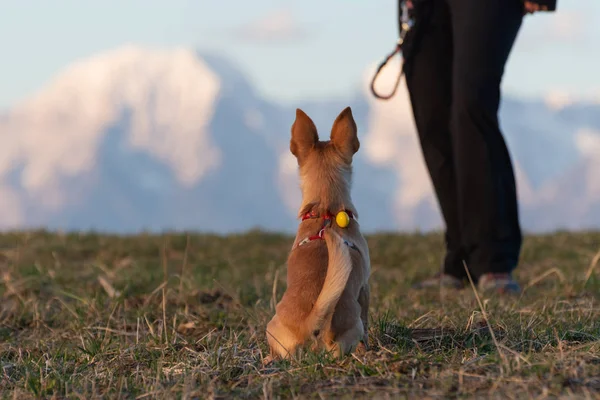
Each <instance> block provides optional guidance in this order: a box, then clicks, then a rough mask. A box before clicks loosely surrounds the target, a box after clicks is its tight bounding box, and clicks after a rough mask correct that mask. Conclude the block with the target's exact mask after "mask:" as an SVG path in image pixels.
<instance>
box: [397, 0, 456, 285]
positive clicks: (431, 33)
mask: <svg viewBox="0 0 600 400" xmlns="http://www.w3.org/2000/svg"><path fill="white" fill-rule="evenodd" d="M415 7H417V8H416V9H415V17H416V18H417V24H421V25H420V26H419V27H418V28H417V29H418V35H417V36H416V37H414V38H413V37H411V36H410V35H411V34H413V32H415V31H412V32H411V33H410V34H409V36H408V37H407V45H410V49H411V50H410V52H409V54H408V56H409V58H408V59H407V60H406V65H405V74H406V75H405V77H406V83H407V88H408V92H409V96H410V101H411V105H412V111H413V115H414V120H415V124H416V127H417V131H418V133H419V140H420V144H421V150H422V154H423V157H424V159H425V164H426V165H427V169H428V171H429V176H430V178H431V181H432V184H433V187H434V189H435V192H436V195H437V199H438V203H439V206H440V208H441V211H442V215H443V217H444V220H445V225H446V235H445V236H446V255H445V258H444V263H443V269H444V272H445V273H448V274H450V275H454V276H456V277H459V278H462V277H464V276H465V271H464V267H463V264H462V261H463V252H462V249H461V234H460V225H459V218H458V204H457V201H458V195H457V186H456V178H455V171H454V159H453V147H452V143H451V135H450V111H451V105H452V53H453V50H452V27H451V20H450V11H449V8H448V4H447V3H446V1H445V0H431V1H428V2H421V3H418V4H417V3H416V2H415ZM419 7H422V8H419ZM413 40H414V42H413Z"/></svg>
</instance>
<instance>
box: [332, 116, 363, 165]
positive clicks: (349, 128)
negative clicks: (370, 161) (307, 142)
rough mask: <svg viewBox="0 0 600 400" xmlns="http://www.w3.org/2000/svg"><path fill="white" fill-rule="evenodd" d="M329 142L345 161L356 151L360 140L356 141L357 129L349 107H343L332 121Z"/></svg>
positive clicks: (350, 159) (350, 158)
mask: <svg viewBox="0 0 600 400" xmlns="http://www.w3.org/2000/svg"><path fill="white" fill-rule="evenodd" d="M331 142H332V143H333V145H334V146H335V147H336V148H337V149H338V150H339V152H340V153H341V154H342V155H343V156H344V158H345V159H346V161H348V162H350V161H352V156H353V155H354V154H355V153H356V152H357V151H358V149H359V147H360V142H359V141H358V129H357V128H356V122H355V121H354V117H353V116H352V109H351V108H350V107H346V108H344V110H343V111H342V112H341V113H340V115H338V117H337V118H336V119H335V121H334V122H333V127H332V128H331Z"/></svg>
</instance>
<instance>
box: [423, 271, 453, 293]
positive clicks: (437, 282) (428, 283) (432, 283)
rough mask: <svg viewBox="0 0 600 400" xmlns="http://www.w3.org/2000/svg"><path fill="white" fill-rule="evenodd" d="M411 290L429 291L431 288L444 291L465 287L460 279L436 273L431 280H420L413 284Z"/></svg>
mask: <svg viewBox="0 0 600 400" xmlns="http://www.w3.org/2000/svg"><path fill="white" fill-rule="evenodd" d="M412 287H413V289H431V288H440V287H441V288H445V289H457V290H459V289H464V287H465V285H464V283H463V281H461V280H460V279H458V278H456V277H454V276H452V275H448V274H445V273H443V272H438V273H437V274H435V275H434V276H432V277H431V278H427V279H424V280H422V281H421V282H417V283H415V284H414V285H413V286H412Z"/></svg>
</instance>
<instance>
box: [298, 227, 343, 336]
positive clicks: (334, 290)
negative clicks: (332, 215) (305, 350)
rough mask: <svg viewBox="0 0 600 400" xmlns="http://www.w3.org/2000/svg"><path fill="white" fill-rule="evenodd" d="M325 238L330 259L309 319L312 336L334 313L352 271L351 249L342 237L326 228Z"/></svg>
mask: <svg viewBox="0 0 600 400" xmlns="http://www.w3.org/2000/svg"><path fill="white" fill-rule="evenodd" d="M324 238H325V242H326V243H327V251H328V253H329V260H328V264H327V274H326V275H325V281H324V282H323V288H322V289H321V293H319V297H317V301H316V302H315V305H314V307H313V309H312V310H311V312H310V315H309V316H308V319H307V328H308V330H309V333H310V334H311V335H312V336H318V335H319V333H320V331H321V330H322V329H323V325H324V324H325V322H326V321H327V319H328V318H329V317H330V316H331V315H332V314H333V311H334V310H335V306H336V305H337V302H338V300H339V299H340V296H341V295H342V292H343V291H344V288H345V287H346V282H348V278H349V277H350V272H351V271H352V258H351V257H350V251H349V248H348V246H346V245H345V244H344V241H343V239H342V237H341V236H340V235H339V234H338V233H337V232H335V231H333V230H332V229H325V231H324Z"/></svg>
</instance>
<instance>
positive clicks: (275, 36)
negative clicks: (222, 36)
mask: <svg viewBox="0 0 600 400" xmlns="http://www.w3.org/2000/svg"><path fill="white" fill-rule="evenodd" d="M234 33H235V36H236V37H237V38H238V39H241V40H245V41H252V42H289V41H297V40H302V39H305V38H306V37H307V36H308V31H307V30H305V29H304V28H303V27H301V26H300V24H299V22H298V21H297V20H296V19H295V18H294V15H293V13H292V12H291V11H290V10H287V9H281V10H277V11H273V12H271V13H270V14H267V15H265V16H264V17H262V18H260V19H257V20H255V21H252V22H250V23H248V24H246V25H243V26H241V27H240V28H238V29H236V31H235V32H234Z"/></svg>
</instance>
